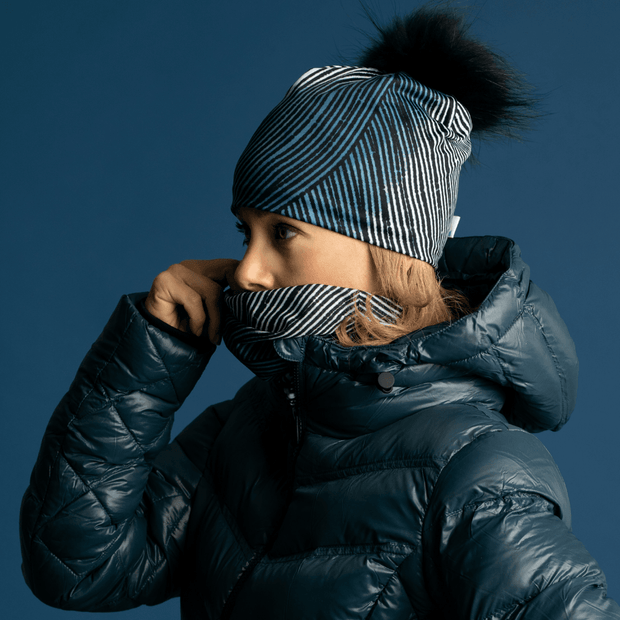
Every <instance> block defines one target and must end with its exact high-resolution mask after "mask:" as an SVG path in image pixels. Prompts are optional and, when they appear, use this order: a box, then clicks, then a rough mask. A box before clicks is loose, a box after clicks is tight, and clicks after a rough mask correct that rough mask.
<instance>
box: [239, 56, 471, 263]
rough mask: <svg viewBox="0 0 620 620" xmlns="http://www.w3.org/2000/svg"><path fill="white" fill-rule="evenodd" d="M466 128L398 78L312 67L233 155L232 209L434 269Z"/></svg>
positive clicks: (463, 119)
mask: <svg viewBox="0 0 620 620" xmlns="http://www.w3.org/2000/svg"><path fill="white" fill-rule="evenodd" d="M471 129H472V123H471V117H470V115H469V112H467V110H466V109H465V108H464V107H463V106H462V105H461V104H460V103H459V102H458V101H457V100H456V99H454V97H451V96H449V95H446V94H444V93H440V92H438V91H436V90H433V89H430V88H427V87H426V86H424V85H423V84H420V83H419V82H417V81H416V80H414V79H412V78H410V77H409V76H408V75H407V74H405V73H381V72H380V71H378V70H376V69H371V68H366V67H346V66H342V67H341V66H330V67H320V68H316V69H311V70H310V71H308V72H306V73H305V74H304V75H302V76H301V77H300V78H299V79H298V80H297V82H295V84H293V86H291V88H290V89H289V91H288V92H287V93H286V95H285V97H284V99H283V100H282V101H281V102H280V103H279V104H278V105H277V106H276V107H275V108H274V109H273V110H272V111H271V112H270V113H269V114H268V115H267V117H266V118H265V120H264V121H263V122H262V123H261V124H260V126H259V128H258V129H257V130H256V132H255V133H254V135H253V136H252V138H251V140H250V142H249V144H248V145H247V147H246V148H245V150H244V151H243V153H242V155H241V157H240V158H239V162H238V163H237V166H236V168H235V176H234V181H233V202H232V211H233V213H236V212H237V211H238V209H240V208H242V207H249V208H253V209H260V210H263V211H269V212H272V213H279V214H280V215H284V216H287V217H291V218H293V219H295V220H300V221H302V222H307V223H309V224H314V225H316V226H320V227H322V228H326V229H328V230H332V231H334V232H337V233H340V234H342V235H345V236H347V237H352V238H353V239H360V240H361V241H366V242H367V243H370V244H371V245H375V246H378V247H380V248H385V249H388V250H393V251H394V252H398V253H399V254H406V255H407V256H413V257H414V258H417V259H419V260H422V261H425V262H427V263H430V264H431V265H433V266H437V261H438V260H439V257H440V256H441V253H442V251H443V246H444V244H445V241H446V239H447V238H448V234H449V231H450V224H451V218H452V215H453V214H454V209H455V206H456V199H457V194H458V182H459V173H460V170H461V166H462V164H463V163H464V162H465V160H466V159H467V158H468V157H469V154H470V152H471V142H470V139H469V134H470V132H471Z"/></svg>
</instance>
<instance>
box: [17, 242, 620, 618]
mask: <svg viewBox="0 0 620 620" xmlns="http://www.w3.org/2000/svg"><path fill="white" fill-rule="evenodd" d="M440 268H441V271H442V274H443V276H444V284H446V285H448V286H456V285H458V286H459V287H460V288H462V290H464V291H465V293H466V294H467V295H468V296H469V298H470V300H471V301H472V303H473V304H474V305H475V306H479V307H478V309H477V310H476V311H475V312H474V313H472V314H470V315H468V316H465V317H463V318H462V319H460V320H458V321H456V322H454V323H452V324H441V325H437V326H434V327H432V328H429V329H425V330H422V331H419V332H415V333H413V334H411V335H409V336H408V337H405V338H401V339H399V340H398V341H396V342H394V343H392V344H390V345H387V346H380V347H353V348H346V347H342V346H339V345H337V344H334V343H333V342H332V341H330V340H329V339H326V338H319V337H305V338H300V339H296V340H285V341H278V342H277V343H276V345H275V346H276V348H277V350H278V352H279V353H280V354H281V355H282V356H283V357H284V358H286V359H288V360H290V361H291V368H292V371H293V372H292V374H293V376H294V379H293V381H292V384H291V385H288V391H289V392H290V390H291V389H292V390H293V392H294V395H295V398H294V399H289V398H288V397H287V394H286V393H285V392H286V391H287V381H286V380H281V381H271V382H265V381H261V380H259V379H254V380H252V381H250V382H249V383H247V384H246V385H245V386H243V387H242V388H241V389H240V391H239V392H238V394H237V395H236V396H235V397H234V398H233V399H232V400H230V401H227V402H224V403H220V404H217V405H213V406H211V407H209V408H208V409H207V410H206V411H205V412H204V413H203V414H202V415H200V416H199V417H198V418H196V420H195V421H194V422H193V423H191V424H190V425H189V426H188V427H187V428H186V429H185V430H184V431H183V432H182V433H181V434H180V435H179V436H178V437H177V439H176V440H175V441H174V442H172V443H171V444H169V445H168V442H169V434H170V429H171V426H172V419H173V415H174V412H175V411H176V410H177V408H178V407H179V406H180V405H181V404H182V403H183V400H184V399H185V398H186V396H187V395H188V394H189V392H190V391H191V389H192V388H193V386H194V384H195V383H196V381H197V380H198V378H199V377H200V375H201V373H202V372H203V369H204V367H205V365H206V363H207V360H208V358H209V353H201V352H200V351H199V350H197V349H196V348H194V347H192V346H191V345H189V344H186V343H184V342H182V341H181V340H180V339H177V338H175V337H174V336H171V335H169V334H167V333H164V332H162V331H161V330H159V329H157V328H156V327H154V326H153V325H151V324H150V323H149V322H148V321H147V320H145V318H143V316H142V314H141V313H140V312H139V311H138V310H137V309H136V302H137V301H138V299H139V296H128V297H124V298H123V299H122V300H121V302H120V303H119V305H118V307H117V309H116V310H115V312H114V314H113V316H112V318H111V319H110V321H109V323H108V324H107V326H106V328H105V329H104V331H103V333H102V335H101V336H100V338H99V339H98V340H97V341H96V342H95V344H94V345H93V347H92V349H91V350H90V352H89V353H88V355H87V356H86V358H85V359H84V362H83V363H82V365H81V367H80V369H79V371H78V374H77V377H76V378H75V381H74V382H73V384H72V386H71V388H70V390H69V392H68V393H67V395H66V396H65V397H64V398H63V400H62V402H61V403H60V405H59V406H58V408H57V409H56V411H55V412H54V415H53V417H52V420H51V421H50V423H49V426H48V428H47V431H46V434H45V438H44V441H43V445H42V448H41V452H40V455H39V458H38V461H37V463H36V466H35V469H34V472H33V475H32V480H31V485H30V487H29V489H28V491H27V493H26V495H25V498H24V501H23V506H22V517H21V518H22V523H21V525H22V548H23V559H24V575H25V578H26V581H27V582H28V585H29V586H30V587H31V588H32V590H33V591H34V593H35V594H36V595H37V596H38V597H40V598H41V600H43V601H45V602H46V603H49V604H50V605H54V606H57V607H61V608H64V609H81V610H90V611H107V610H121V609H126V608H129V607H133V606H137V605H141V604H144V603H146V604H155V603H157V602H160V601H163V600H166V599H168V598H170V597H173V596H179V595H180V597H181V609H182V617H183V618H185V619H198V618H201V619H204V618H213V619H215V618H222V617H224V618H227V617H228V618H235V619H242V618H243V619H247V618H269V619H276V618H290V619H295V620H301V619H316V618H330V619H343V620H344V619H346V620H353V619H355V618H372V620H387V619H393V620H396V619H403V620H404V619H407V618H415V619H423V618H429V619H430V618H432V619H437V618H449V619H451V620H457V619H477V620H483V619H484V620H490V619H499V618H502V619H508V618H510V619H516V618H519V619H520V620H525V619H532V620H534V619H535V620H541V619H543V618H545V619H559V618H571V619H573V620H578V619H586V618H587V619H589V620H592V619H594V618H616V619H619V618H620V608H619V607H618V606H617V605H616V603H615V602H614V601H613V600H612V599H609V598H606V586H605V579H604V575H603V574H602V572H601V570H600V569H599V567H598V566H597V564H596V563H595V561H594V560H593V559H592V558H591V556H590V555H589V554H588V553H587V551H586V550H585V549H584V547H583V546H582V545H581V543H580V542H579V541H578V540H577V539H576V538H575V537H574V536H573V535H572V534H571V531H570V512H569V502H568V497H567V494H566V489H565V486H564V483H563V481H562V478H561V476H560V473H559V471H558V469H557V467H556V465H555V464H554V462H553V460H552V458H551V456H550V455H549V454H548V452H547V451H546V450H545V448H544V447H543V446H542V444H541V443H540V441H539V440H538V439H537V438H536V437H535V436H534V435H533V434H531V432H530V431H540V430H543V429H554V430H555V429H558V428H559V427H560V426H562V424H564V422H565V421H566V420H567V418H568V416H569V414H570V412H571V410H572V408H573V406H574V400H575V392H576V385H577V362H576V357H575V351H574V346H573V343H572V341H571V339H570V337H569V335H568V333H567V330H566V327H565V325H564V323H563V322H562V320H561V319H560V318H559V316H558V314H557V311H556V308H555V306H554V304H553V302H552V301H551V299H550V298H549V297H548V296H547V295H546V294H545V293H544V292H543V291H542V290H541V289H539V288H538V287H537V286H536V285H535V284H533V283H532V282H531V281H530V279H529V269H528V267H527V266H526V265H525V264H524V263H523V262H522V260H521V259H520V255H519V250H518V248H517V246H515V245H514V244H513V243H512V242H511V241H509V240H507V239H503V238H491V237H484V238H464V239H455V240H451V241H450V242H449V244H448V246H447V248H446V253H445V256H444V258H443V260H442V264H441V266H440ZM381 373H389V374H384V375H382V380H381V382H378V376H379V374H381ZM385 379H388V381H384V380H385ZM392 379H393V381H394V385H393V387H391V388H390V383H391V380H392ZM380 383H383V387H382V386H381V385H380ZM291 401H292V402H293V406H291Z"/></svg>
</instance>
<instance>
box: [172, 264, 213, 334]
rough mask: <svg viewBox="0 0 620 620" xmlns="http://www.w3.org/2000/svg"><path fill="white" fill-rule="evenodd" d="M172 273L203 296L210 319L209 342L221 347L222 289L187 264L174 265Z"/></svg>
mask: <svg viewBox="0 0 620 620" xmlns="http://www.w3.org/2000/svg"><path fill="white" fill-rule="evenodd" d="M170 271H172V272H173V273H174V274H175V276H176V277H178V278H179V279H180V280H183V281H184V282H185V283H186V284H187V285H188V286H190V287H191V288H192V289H194V290H195V291H197V292H198V293H199V294H200V295H201V298H202V301H203V303H204V305H205V307H206V309H207V314H208V317H209V328H208V336H209V340H210V341H211V342H212V343H213V344H215V345H219V344H220V342H221V341H222V338H221V335H220V325H221V295H222V290H223V289H222V287H221V286H219V284H217V283H216V282H214V281H213V280H211V279H210V278H207V277H205V276H203V275H201V274H198V273H197V272H195V271H193V270H192V269H190V268H189V267H187V266H186V265H185V264H179V265H173V266H172V267H170Z"/></svg>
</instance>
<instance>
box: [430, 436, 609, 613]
mask: <svg viewBox="0 0 620 620" xmlns="http://www.w3.org/2000/svg"><path fill="white" fill-rule="evenodd" d="M423 556H424V569H423V570H424V578H425V580H426V582H427V588H428V592H429V594H430V596H431V598H432V599H433V601H434V603H435V605H436V606H437V608H438V609H439V610H441V613H442V617H446V618H453V619H454V620H457V619H463V620H500V619H501V620H509V619H510V620H516V619H518V620H541V619H544V620H560V619H562V620H565V619H568V618H570V619H571V620H602V619H606V620H611V619H614V620H620V607H619V606H618V605H617V604H616V603H615V602H614V601H613V600H612V599H610V598H607V596H606V582H605V576H604V574H603V573H602V571H601V569H600V568H599V566H598V565H597V563H596V562H595V561H594V559H593V558H592V556H590V554H589V553H588V552H587V550H586V549H585V548H584V546H583V545H582V544H581V542H580V541H579V540H578V539H577V538H576V537H575V536H574V535H573V534H572V533H571V531H570V508H569V503H568V496H567V493H566V487H565V485H564V481H563V480H562V477H561V475H560V472H559V470H558V469H557V466H556V465H555V463H554V461H553V459H552V458H551V456H550V455H549V453H548V452H547V450H546V449H545V448H544V446H543V445H542V444H541V443H540V442H539V441H538V440H537V439H536V438H535V437H534V436H533V435H530V434H529V433H527V432H524V431H521V430H517V429H514V430H506V431H498V432H492V433H488V434H485V435H483V436H482V437H480V438H478V439H477V440H475V441H473V442H472V443H471V444H469V445H468V446H467V447H465V448H463V449H462V450H461V451H460V452H458V453H457V454H456V455H455V456H454V457H453V458H452V459H451V460H450V462H449V463H448V465H447V466H446V467H445V468H444V470H443V471H442V473H441V475H440V477H439V480H438V483H437V485H436V487H435V490H434V492H433V498H432V500H431V504H430V506H429V510H428V513H427V515H426V518H425V526H424V534H423Z"/></svg>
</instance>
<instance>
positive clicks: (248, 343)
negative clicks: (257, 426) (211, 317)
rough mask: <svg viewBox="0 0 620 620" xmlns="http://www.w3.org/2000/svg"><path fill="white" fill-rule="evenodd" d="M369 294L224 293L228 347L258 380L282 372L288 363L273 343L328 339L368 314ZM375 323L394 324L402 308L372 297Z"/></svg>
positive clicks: (313, 288)
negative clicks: (354, 316) (357, 316)
mask: <svg viewBox="0 0 620 620" xmlns="http://www.w3.org/2000/svg"><path fill="white" fill-rule="evenodd" d="M368 297H369V296H368V294H367V293H365V292H363V291H358V290H355V289H350V288H341V287H338V286H331V285H327V284H304V285H300V286H290V287H285V288H278V289H272V290H268V291H256V292H233V291H226V293H225V294H224V301H225V303H226V307H227V309H228V312H227V313H226V318H225V321H224V342H225V343H226V347H227V348H228V349H229V350H230V351H231V352H232V353H233V355H235V357H237V358H238V359H239V360H240V361H241V362H243V363H244V364H245V365H246V366H247V367H248V368H249V369H250V370H252V372H254V373H255V374H257V375H258V376H259V377H265V378H266V377H271V376H273V375H276V374H279V373H281V372H284V371H285V370H286V369H287V367H288V362H286V361H285V360H283V359H282V358H280V357H279V356H278V354H277V353H276V351H275V349H274V347H273V342H274V341H275V340H281V339H285V338H298V337H301V336H309V335H313V336H331V335H333V334H334V332H335V331H336V329H337V328H338V326H339V325H340V324H341V323H342V321H344V320H345V319H346V318H347V317H348V316H351V315H352V314H353V312H354V308H355V306H356V305H357V307H358V308H359V310H360V311H361V312H362V313H365V312H366V302H367V300H368ZM370 308H371V311H372V313H373V315H374V316H375V317H377V318H378V319H379V320H380V321H382V322H385V323H387V324H389V323H391V322H393V321H394V320H395V319H396V318H397V317H398V316H400V313H401V312H402V308H401V307H400V306H398V305H397V304H395V303H394V302H393V301H391V300H390V299H387V298H386V297H381V296H379V295H373V296H370Z"/></svg>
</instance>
